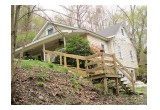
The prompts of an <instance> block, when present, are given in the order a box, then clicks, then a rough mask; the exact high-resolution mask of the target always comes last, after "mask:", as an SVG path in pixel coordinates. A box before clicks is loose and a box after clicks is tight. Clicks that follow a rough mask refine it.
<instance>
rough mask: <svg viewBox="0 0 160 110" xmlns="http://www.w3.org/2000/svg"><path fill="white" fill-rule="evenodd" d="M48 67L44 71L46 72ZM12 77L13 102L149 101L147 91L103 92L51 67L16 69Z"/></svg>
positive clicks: (44, 103)
mask: <svg viewBox="0 0 160 110" xmlns="http://www.w3.org/2000/svg"><path fill="white" fill-rule="evenodd" d="M44 71H45V73H44ZM15 72H16V76H15V77H14V80H13V81H12V99H11V102H12V104H13V105H65V104H67V105H93V104H94V105H97V104H98V105H103V104H105V105H135V104H137V105H139V104H141V105H146V104H147V96H146V95H127V94H124V93H120V95H119V96H116V95H107V96H104V95H103V93H102V91H100V90H98V89H96V88H95V87H94V86H93V84H91V83H90V82H89V81H87V80H84V79H82V78H79V77H77V76H75V75H74V74H73V73H71V72H66V73H60V72H56V71H53V70H50V69H40V68H34V69H22V68H18V69H16V70H15ZM40 73H41V74H40Z"/></svg>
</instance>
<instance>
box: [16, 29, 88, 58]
mask: <svg viewBox="0 0 160 110" xmlns="http://www.w3.org/2000/svg"><path fill="white" fill-rule="evenodd" d="M74 35H81V36H84V37H85V36H86V33H85V32H77V31H75V32H73V31H70V30H62V31H61V32H60V33H59V32H55V33H53V34H51V35H48V36H45V37H43V38H41V39H38V40H36V41H33V42H31V43H29V44H27V45H25V46H24V47H20V48H18V49H16V50H15V52H16V57H17V58H18V57H19V55H20V53H21V52H22V51H23V56H24V57H23V58H24V59H37V60H43V61H47V55H46V54H45V52H44V51H43V50H50V51H56V50H61V49H63V48H65V47H66V42H67V40H68V39H69V38H70V37H71V36H74ZM53 60H54V58H53Z"/></svg>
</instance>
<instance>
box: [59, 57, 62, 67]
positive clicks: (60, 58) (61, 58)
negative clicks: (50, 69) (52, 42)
mask: <svg viewBox="0 0 160 110" xmlns="http://www.w3.org/2000/svg"><path fill="white" fill-rule="evenodd" d="M59 57H60V65H62V56H61V55H60V56H59Z"/></svg>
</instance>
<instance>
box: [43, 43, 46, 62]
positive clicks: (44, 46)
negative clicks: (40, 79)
mask: <svg viewBox="0 0 160 110" xmlns="http://www.w3.org/2000/svg"><path fill="white" fill-rule="evenodd" d="M43 50H45V44H43ZM43 58H44V61H45V59H46V57H45V52H44V51H43Z"/></svg>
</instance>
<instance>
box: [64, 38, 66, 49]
mask: <svg viewBox="0 0 160 110" xmlns="http://www.w3.org/2000/svg"><path fill="white" fill-rule="evenodd" d="M63 41H64V48H66V37H63Z"/></svg>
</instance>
